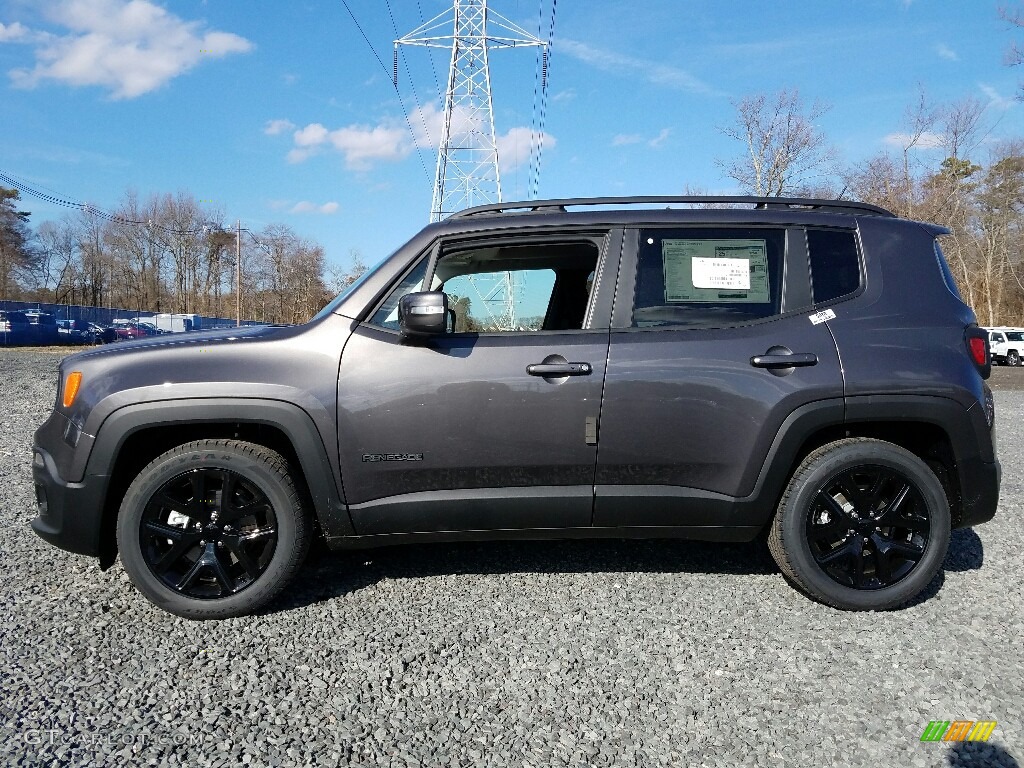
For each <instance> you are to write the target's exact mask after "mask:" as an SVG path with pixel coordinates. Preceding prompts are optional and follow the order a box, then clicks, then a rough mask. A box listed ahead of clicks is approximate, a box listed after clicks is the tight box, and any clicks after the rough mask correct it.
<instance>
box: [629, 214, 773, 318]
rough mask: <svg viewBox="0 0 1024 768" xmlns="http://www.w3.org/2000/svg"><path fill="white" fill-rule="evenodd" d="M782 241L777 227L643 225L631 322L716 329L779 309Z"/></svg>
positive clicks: (770, 314) (763, 315)
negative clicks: (652, 227) (663, 226)
mask: <svg viewBox="0 0 1024 768" xmlns="http://www.w3.org/2000/svg"><path fill="white" fill-rule="evenodd" d="M785 244H786V235H785V231H784V230H781V229H761V228H728V229H725V228H714V229H708V228H693V229H671V230H670V229H649V230H642V231H641V232H640V247H639V258H638V260H637V276H636V292H635V296H634V301H633V327H639V328H643V327H652V326H667V325H672V326H684V327H694V328H701V327H703V328H714V327H722V326H729V325H737V324H739V323H745V322H750V321H753V320H759V319H761V318H765V317H771V316H772V315H775V314H778V313H779V311H780V307H781V289H782V260H783V254H784V252H785Z"/></svg>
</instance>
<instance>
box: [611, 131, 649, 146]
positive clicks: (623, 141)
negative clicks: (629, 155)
mask: <svg viewBox="0 0 1024 768" xmlns="http://www.w3.org/2000/svg"><path fill="white" fill-rule="evenodd" d="M643 140H644V137H643V136H641V135H640V134H639V133H617V134H615V138H613V139H612V146H613V147H624V146H627V145H629V144H639V143H640V142H641V141H643Z"/></svg>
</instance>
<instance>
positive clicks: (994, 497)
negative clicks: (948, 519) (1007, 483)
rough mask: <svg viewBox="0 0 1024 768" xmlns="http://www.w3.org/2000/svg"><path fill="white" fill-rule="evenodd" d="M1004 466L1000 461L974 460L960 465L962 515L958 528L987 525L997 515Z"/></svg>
mask: <svg viewBox="0 0 1024 768" xmlns="http://www.w3.org/2000/svg"><path fill="white" fill-rule="evenodd" d="M1002 474H1003V470H1002V466H1001V465H1000V464H999V460H998V459H997V460H995V461H991V462H990V461H981V460H980V459H972V460H968V461H963V462H961V463H960V488H961V489H962V494H963V498H962V499H961V506H962V513H961V516H960V520H959V522H958V523H957V524H956V527H957V528H970V527H971V526H972V525H980V524H981V523H987V522H988V521H989V520H991V519H992V518H993V517H994V516H995V514H996V508H997V507H998V506H999V483H1000V481H1001V480H1002Z"/></svg>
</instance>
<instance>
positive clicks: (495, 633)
mask: <svg viewBox="0 0 1024 768" xmlns="http://www.w3.org/2000/svg"><path fill="white" fill-rule="evenodd" d="M58 359H59V356H58V355H54V354H48V353H44V352H38V351H11V350H0V374H2V375H0V381H2V384H0V392H2V393H3V394H2V397H0V402H2V403H3V409H2V411H0V458H2V459H3V461H2V463H0V579H2V583H3V584H4V588H3V590H2V592H0V600H2V602H0V606H2V609H0V650H2V653H3V658H4V664H3V673H2V675H0V724H2V728H3V731H2V733H0V760H3V761H5V762H6V763H7V764H12V765H182V766H213V765H217V766H220V765H223V766H232V767H234V766H238V765H251V766H265V765H280V766H290V765H366V766H378V765H383V766H445V765H452V766H468V765H484V766H566V765H568V766H644V767H645V768H646V767H647V766H660V765H673V766H677V765H678V766H681V765H687V766H736V765H771V766H808V765H825V766H831V765H856V766H871V768H878V767H879V766H947V765H974V766H982V765H984V766H1017V765H1018V762H1017V761H1018V760H1020V759H1021V758H1022V755H1024V743H1022V737H1024V683H1022V677H1024V675H1022V670H1024V664H1022V662H1024V650H1022V648H1021V638H1024V611H1022V609H1024V592H1022V588H1021V579H1020V553H1021V551H1022V550H1024V532H1022V527H1021V525H1020V517H1021V502H1020V500H1019V499H1020V497H1021V490H1022V484H1024V476H1022V472H1021V469H1020V466H1021V463H1020V460H1019V457H1020V456H1021V454H1022V451H1024V437H1022V436H1021V432H1020V430H1019V429H1017V427H1016V425H1017V424H1019V423H1021V421H1022V419H1024V392H1019V391H1012V390H1010V391H1008V390H1007V389H1006V387H1000V389H999V391H998V392H997V395H996V402H997V407H998V410H999V418H1000V420H1001V424H1002V430H1001V432H1000V452H1001V456H1002V460H1003V467H1004V479H1003V499H1004V501H1003V503H1002V504H1001V506H1000V511H999V514H998V516H997V517H996V519H995V520H994V521H993V522H991V523H989V524H987V525H984V526H981V527H979V528H978V529H977V531H976V532H975V531H958V532H955V533H954V536H953V543H952V547H951V549H950V553H949V556H948V558H947V560H946V563H945V572H944V574H942V575H940V576H939V577H937V578H936V580H935V582H934V583H933V584H932V585H931V587H930V588H929V589H928V591H927V592H926V594H925V596H924V597H923V598H922V599H921V600H919V601H918V602H917V603H916V604H914V605H912V606H911V607H908V608H905V609H903V610H899V611H893V612H889V613H883V614H854V613H843V612H841V611H836V610H832V609H830V608H826V607H824V606H821V605H818V604H816V603H813V602H811V601H809V600H807V599H806V598H804V597H803V596H801V595H800V594H798V593H797V592H795V591H794V590H793V589H791V588H790V587H789V586H788V585H787V584H786V583H785V582H784V581H783V579H782V576H781V575H780V574H779V573H778V571H777V569H776V568H775V567H774V565H773V564H772V563H771V561H770V559H769V558H768V557H767V555H766V554H765V552H764V551H763V550H762V549H761V548H760V547H758V546H757V545H719V544H714V545H712V544H702V543H695V542H672V541H654V542H600V541H592V542H542V543H530V542H523V543H497V544H467V545H452V546H421V547H401V548H394V549H386V550H379V551H373V552H363V553H354V554H353V553H346V554H340V555H320V556H319V557H317V558H315V559H314V561H312V562H310V563H309V564H308V565H307V566H306V568H305V570H304V572H303V573H302V574H301V576H300V579H299V583H298V584H296V585H294V586H293V587H292V588H291V589H290V590H289V592H288V593H287V596H286V597H285V598H283V599H281V600H279V601H278V602H277V603H276V604H274V605H273V606H272V607H271V608H270V609H269V610H267V611H266V612H264V613H263V614H262V615H260V616H257V617H252V618H246V619H231V620H226V621H222V622H216V623H215V622H206V623H193V622H189V621H185V620H183V619H179V618H176V617H173V616H170V615H167V614H164V613H161V612H160V611H158V610H157V609H155V608H153V607H151V606H150V605H149V603H147V602H146V601H145V600H144V599H143V598H142V597H141V596H139V594H137V593H136V592H135V591H134V590H133V589H132V587H131V585H130V584H129V583H128V579H127V576H126V575H125V574H124V571H123V570H122V568H121V566H120V564H118V565H115V566H114V568H112V569H111V570H110V571H108V572H106V573H101V572H100V570H99V568H98V567H97V565H96V563H95V561H93V560H91V559H88V558H84V557H78V556H74V555H71V554H68V553H65V552H62V551H60V550H58V549H55V548H53V547H50V546H47V545H46V544H44V543H43V542H42V540H40V539H38V538H37V537H36V536H35V535H34V534H33V533H32V532H31V530H30V529H29V527H28V524H29V521H30V520H31V518H32V517H33V516H34V506H35V505H34V500H33V492H32V485H31V479H30V478H31V474H30V459H31V457H30V452H29V446H30V444H31V435H32V431H33V430H34V429H35V427H36V426H37V425H38V424H39V423H40V422H42V420H43V419H44V417H45V415H46V413H47V411H48V410H49V408H50V406H51V404H52V401H53V398H54V383H55V369H56V364H57V360H58ZM998 373H999V375H1000V380H1003V379H1006V380H1007V381H1011V379H1009V378H1007V376H1008V375H1015V374H1019V379H1022V380H1024V371H1012V370H1010V371H998ZM937 719H941V720H955V719H971V720H978V719H985V720H998V723H999V724H998V726H997V727H996V729H995V732H994V734H993V736H992V739H991V740H990V741H989V742H988V743H986V744H980V743H977V744H961V745H953V746H948V745H945V744H936V743H922V742H921V741H920V736H921V733H922V731H923V730H924V728H925V726H926V725H927V724H928V722H929V721H930V720H937Z"/></svg>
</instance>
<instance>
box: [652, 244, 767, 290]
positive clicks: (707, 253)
mask: <svg viewBox="0 0 1024 768" xmlns="http://www.w3.org/2000/svg"><path fill="white" fill-rule="evenodd" d="M661 254H662V264H663V268H664V272H665V303H666V304H671V303H680V302H716V303H719V302H727V303H733V302H735V303H746V304H758V303H760V304H766V303H768V302H769V301H771V298H770V292H769V286H768V254H767V248H766V245H765V241H764V240H663V241H662V243H661Z"/></svg>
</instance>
